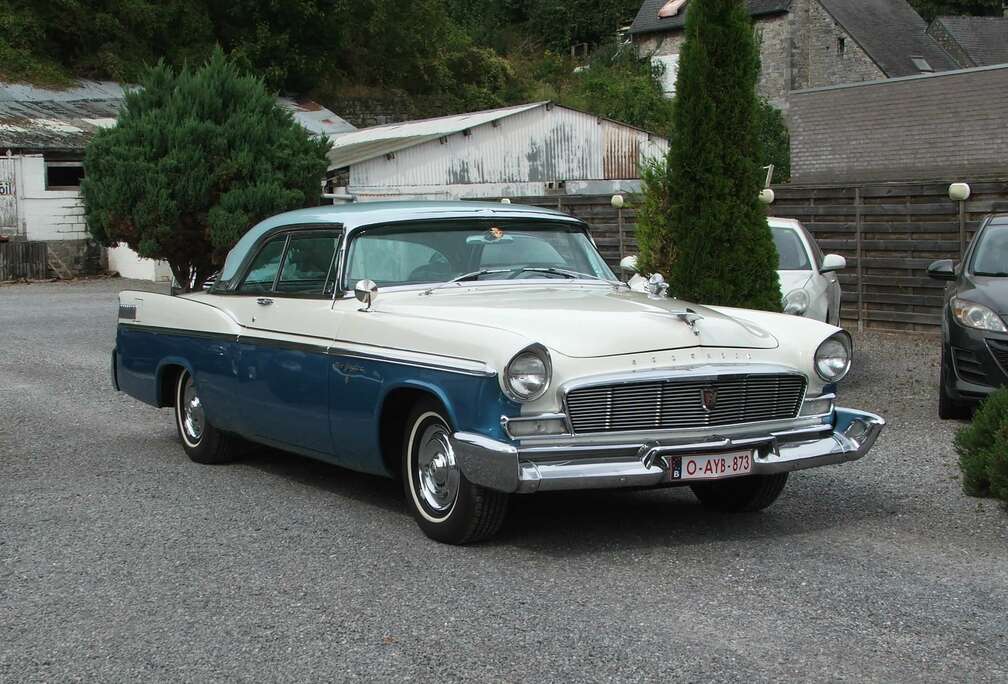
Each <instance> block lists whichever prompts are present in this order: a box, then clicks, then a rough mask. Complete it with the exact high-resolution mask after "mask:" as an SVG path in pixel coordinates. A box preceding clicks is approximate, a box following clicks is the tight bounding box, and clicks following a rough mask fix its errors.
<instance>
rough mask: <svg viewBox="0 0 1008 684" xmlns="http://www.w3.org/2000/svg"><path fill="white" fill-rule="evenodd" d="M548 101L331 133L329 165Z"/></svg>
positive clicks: (339, 165) (432, 137) (372, 155)
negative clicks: (338, 133) (337, 133)
mask: <svg viewBox="0 0 1008 684" xmlns="http://www.w3.org/2000/svg"><path fill="white" fill-rule="evenodd" d="M547 104H549V103H548V102H532V103H530V104H524V105H516V106H513V107H501V108H500V109H488V110H485V111H481V112H471V113H468V114H455V115H453V116H441V117H437V118H435V119H419V120H417V121H406V122H403V123H394V124H386V125H384V126H373V127H371V128H364V129H361V130H359V131H355V132H353V133H343V134H340V135H335V136H331V137H330V141H331V142H332V149H331V150H330V151H329V162H330V166H331V167H332V168H337V169H339V168H343V167H344V166H350V165H352V164H356V163H358V162H361V161H365V160H367V159H374V158H376V157H382V156H384V155H386V154H391V153H393V152H398V151H399V150H404V149H406V148H409V147H413V146H414V145H419V144H420V143H423V142H427V141H428V140H437V139H438V138H440V137H442V136H446V135H452V134H455V133H461V132H462V131H464V130H466V129H469V128H475V127H476V126H482V125H483V124H488V123H491V122H493V121H497V120H500V119H503V118H506V117H509V116H513V115H515V114H520V113H521V112H526V111H528V110H530V109H535V108H536V107H544V106H546V105H547Z"/></svg>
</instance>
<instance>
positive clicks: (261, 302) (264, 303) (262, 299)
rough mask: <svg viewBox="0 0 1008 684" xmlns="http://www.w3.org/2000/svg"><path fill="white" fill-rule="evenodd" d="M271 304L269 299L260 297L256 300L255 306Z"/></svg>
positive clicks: (271, 301)
mask: <svg viewBox="0 0 1008 684" xmlns="http://www.w3.org/2000/svg"><path fill="white" fill-rule="evenodd" d="M272 303H273V300H272V299H270V298H269V297H260V298H259V299H257V300H256V304H262V305H263V306H266V305H267V304H272Z"/></svg>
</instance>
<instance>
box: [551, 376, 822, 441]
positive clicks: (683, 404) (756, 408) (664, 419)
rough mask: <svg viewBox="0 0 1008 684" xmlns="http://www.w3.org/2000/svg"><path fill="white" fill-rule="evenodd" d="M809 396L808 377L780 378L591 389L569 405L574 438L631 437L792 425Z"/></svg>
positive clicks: (574, 395)
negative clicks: (723, 427)
mask: <svg viewBox="0 0 1008 684" xmlns="http://www.w3.org/2000/svg"><path fill="white" fill-rule="evenodd" d="M804 396H805V377H804V376H802V375H797V374H783V373H781V374H753V375H729V376H719V377H717V378H713V379H708V380H704V379H696V380H693V379H679V378H671V379H667V380H655V381H643V382H627V383H618V384H606V385H592V386H589V387H581V388H577V389H573V390H571V391H570V392H569V393H568V394H567V398H566V404H567V415H568V417H569V418H570V421H571V427H572V428H573V430H574V432H575V433H590V432H630V431H644V430H677V429H685V428H697V427H706V426H715V425H737V424H744V423H757V422H762V421H768V420H787V419H789V418H795V417H797V415H798V411H799V410H800V409H801V403H802V400H803V398H804Z"/></svg>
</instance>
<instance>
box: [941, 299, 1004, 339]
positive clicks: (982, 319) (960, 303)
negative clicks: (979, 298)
mask: <svg viewBox="0 0 1008 684" xmlns="http://www.w3.org/2000/svg"><path fill="white" fill-rule="evenodd" d="M949 310H950V311H951V312H952V318H954V319H955V320H956V322H957V323H958V324H959V325H961V326H963V327H964V328H970V329H972V330H986V331H988V332H1000V333H1004V332H1008V325H1005V322H1004V320H1002V318H1001V317H1000V316H999V315H998V314H997V312H996V311H994V309H992V308H990V307H989V306H985V305H983V304H979V303H977V302H971V301H970V300H968V299H962V298H961V297H953V298H952V300H951V301H950V302H949Z"/></svg>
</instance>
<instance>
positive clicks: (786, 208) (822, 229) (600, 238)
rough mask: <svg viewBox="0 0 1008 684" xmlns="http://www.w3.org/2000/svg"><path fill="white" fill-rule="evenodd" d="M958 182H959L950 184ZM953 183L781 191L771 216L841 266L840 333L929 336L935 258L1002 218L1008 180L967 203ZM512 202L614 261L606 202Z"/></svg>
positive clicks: (978, 190) (629, 225) (629, 222)
mask: <svg viewBox="0 0 1008 684" xmlns="http://www.w3.org/2000/svg"><path fill="white" fill-rule="evenodd" d="M957 180H958V179H957ZM951 182H955V181H952V180H950V181H941V182H938V181H935V182H917V183H875V184H864V185H856V186H824V185H816V186H802V185H781V186H776V187H775V188H774V191H775V193H776V196H777V200H776V201H775V202H774V204H773V206H772V207H770V208H769V211H768V213H769V214H770V215H772V216H779V217H782V218H795V219H798V220H799V221H801V222H802V223H804V224H805V226H806V227H808V229H809V230H810V231H811V232H812V234H813V235H814V236H815V237H816V240H817V241H818V242H819V245H820V246H821V247H822V249H823V251H825V252H828V253H829V252H834V253H837V254H840V255H842V256H844V257H846V259H847V269H846V270H845V271H843V272H841V274H840V282H841V285H842V286H843V290H844V296H843V310H842V317H843V319H844V324H845V325H846V326H855V327H862V328H864V327H868V328H878V329H888V330H929V331H930V330H934V329H935V327H936V326H938V325H940V323H941V309H942V305H943V301H944V300H943V288H944V284H943V283H942V282H941V281H937V280H932V279H930V278H928V276H927V273H926V268H927V266H928V264H930V263H931V262H932V261H934V260H935V259H956V260H958V259H959V258H960V256H961V253H962V249H963V248H964V246H965V245H967V244H968V243H969V240H970V239H971V238H972V237H973V234H974V232H975V231H976V229H977V227H978V225H979V223H980V220H981V219H982V218H983V217H984V216H985V215H986V214H989V213H992V212H998V211H1003V212H1008V180H1003V179H997V180H985V181H981V182H972V183H970V187H971V189H972V195H971V197H970V199H968V200H966V201H965V202H955V201H953V200H950V199H949V197H948V186H949V184H950V183H951ZM514 201H515V202H516V203H522V204H533V205H537V206H543V207H551V208H554V209H559V210H561V211H564V212H566V213H568V214H571V215H573V216H576V217H578V218H580V219H582V220H584V221H586V222H587V223H588V224H589V225H590V226H591V228H592V236H593V237H594V238H595V241H596V243H597V244H598V246H599V249H600V251H601V252H602V255H603V256H604V257H605V258H606V260H607V261H608V262H609V263H610V264H611V265H613V266H616V265H617V264H618V263H619V260H620V255H621V253H620V247H619V245H620V237H619V215H620V212H618V211H617V210H616V209H614V208H613V207H612V206H611V204H610V196H608V195H606V196H565V197H526V198H520V199H515V200H514ZM636 203H637V202H636V201H635V199H634V198H632V197H628V198H627V203H626V206H625V207H624V208H623V209H622V220H623V233H624V237H623V244H624V249H623V253H625V254H636V253H637V241H636V239H635V230H636V223H637V214H636V211H635V210H634V208H633V207H634V205H635V204H636Z"/></svg>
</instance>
